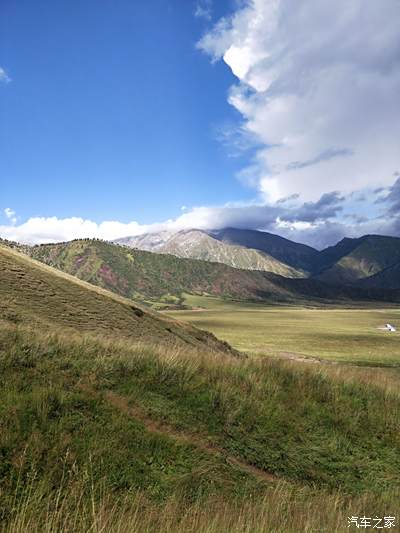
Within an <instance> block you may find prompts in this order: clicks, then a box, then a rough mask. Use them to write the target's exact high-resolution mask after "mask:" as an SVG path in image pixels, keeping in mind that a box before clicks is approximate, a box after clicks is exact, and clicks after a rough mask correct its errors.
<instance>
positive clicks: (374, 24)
mask: <svg viewBox="0 0 400 533" xmlns="http://www.w3.org/2000/svg"><path fill="white" fill-rule="evenodd" d="M399 20H400V2H399V1H398V0H385V1H384V2H376V1H375V0H352V1H351V2H349V1H348V0H337V1H336V2H332V1H331V0H318V2H315V1H314V0H303V1H301V2H299V1H297V0H252V1H250V0H247V1H245V2H242V3H241V7H240V8H239V9H238V10H237V11H236V13H234V14H233V15H232V16H231V17H229V18H226V19H222V20H220V21H219V22H217V24H216V25H215V26H214V28H213V29H212V30H211V31H210V32H209V33H207V34H206V35H204V37H203V38H202V39H201V41H200V42H199V45H198V46H199V47H200V48H201V49H202V50H203V51H205V52H206V53H207V54H209V55H210V56H211V58H212V60H214V61H215V60H219V59H223V61H225V63H226V64H227V65H228V66H229V67H230V68H231V70H232V72H233V74H234V75H235V76H236V77H237V80H238V81H237V83H236V84H235V85H234V86H233V87H232V88H231V90H230V94H229V102H230V103H231V104H232V105H233V106H234V107H235V108H236V109H237V110H238V111H239V112H240V113H241V114H242V116H243V124H241V126H240V128H241V131H242V132H243V131H244V132H246V133H247V134H248V135H249V137H250V138H256V139H257V140H258V142H259V143H261V148H259V149H258V150H257V153H256V156H255V158H254V161H253V163H252V165H251V166H250V167H249V168H248V169H246V170H245V171H244V175H245V176H247V177H250V178H251V180H250V181H251V182H252V183H256V184H257V186H258V188H259V190H260V191H261V193H262V194H263V196H264V198H265V199H266V200H267V201H276V200H278V199H280V198H283V197H287V196H290V195H292V194H294V193H299V194H300V195H301V197H302V199H303V200H305V201H311V200H313V201H316V200H318V199H319V198H320V197H321V195H322V194H324V193H326V192H329V191H332V190H339V191H341V192H342V193H348V192H350V191H353V190H355V189H361V188H368V187H369V188H371V187H378V186H390V184H391V181H392V176H393V173H394V172H396V171H398V170H399V167H400V161H399V160H400V106H399V100H398V98H399V94H400V32H399V29H398V27H399V26H398V24H399Z"/></svg>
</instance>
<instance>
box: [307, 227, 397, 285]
mask: <svg viewBox="0 0 400 533" xmlns="http://www.w3.org/2000/svg"><path fill="white" fill-rule="evenodd" d="M322 255H323V256H324V257H325V259H326V260H327V263H328V264H326V265H325V268H324V270H323V271H322V272H321V273H320V274H318V276H317V278H318V279H320V280H321V281H325V282H329V283H339V284H340V283H353V282H356V281H358V280H360V279H363V278H367V277H369V276H373V275H375V274H377V273H378V272H380V271H382V270H384V269H385V268H388V267H390V266H392V265H394V264H396V263H398V262H399V261H400V239H399V238H396V237H382V236H379V235H367V236H365V237H361V238H360V239H344V241H342V242H341V243H339V244H338V245H337V246H336V247H332V248H330V249H327V250H325V251H324V252H323V253H322ZM329 261H330V263H329Z"/></svg>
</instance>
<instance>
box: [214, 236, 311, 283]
mask: <svg viewBox="0 0 400 533" xmlns="http://www.w3.org/2000/svg"><path fill="white" fill-rule="evenodd" d="M212 235H213V236H214V237H215V238H216V239H218V240H220V241H221V242H223V243H227V244H235V245H240V246H245V247H247V248H253V249H255V250H260V251H262V252H265V253H267V254H268V255H270V256H271V257H274V258H275V259H277V260H278V261H281V262H283V263H285V264H286V265H289V266H291V267H293V268H296V269H300V270H303V271H306V272H312V271H313V269H314V265H315V263H316V261H317V260H318V257H319V252H318V251H317V250H315V249H314V248H312V247H311V246H307V245H305V244H300V243H297V242H294V241H291V240H289V239H285V238H284V237H280V236H279V235H274V234H272V233H268V232H266V231H255V230H248V229H237V228H224V229H221V230H218V231H214V232H212ZM277 274H279V272H277Z"/></svg>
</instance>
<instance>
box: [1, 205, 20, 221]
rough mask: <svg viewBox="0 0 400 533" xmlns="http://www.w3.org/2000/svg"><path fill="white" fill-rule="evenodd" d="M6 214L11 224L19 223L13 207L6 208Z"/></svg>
mask: <svg viewBox="0 0 400 533" xmlns="http://www.w3.org/2000/svg"><path fill="white" fill-rule="evenodd" d="M4 214H5V216H6V217H7V218H8V220H9V221H10V222H11V224H16V223H17V213H16V212H15V211H14V209H11V207H6V208H5V209H4Z"/></svg>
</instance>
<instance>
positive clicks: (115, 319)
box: [0, 246, 227, 350]
mask: <svg viewBox="0 0 400 533" xmlns="http://www.w3.org/2000/svg"><path fill="white" fill-rule="evenodd" d="M0 272H1V284H0V317H3V318H5V319H7V320H10V321H13V322H15V323H18V324H28V325H31V326H33V327H35V326H36V325H37V326H38V327H45V328H54V327H55V328H57V329H59V330H61V331H65V332H68V331H70V332H75V331H79V332H80V333H89V334H92V335H105V336H108V337H110V336H117V337H119V338H121V337H123V338H129V339H131V340H135V341H140V340H141V339H143V338H144V339H148V338H151V339H152V340H153V341H158V342H163V343H171V342H174V343H177V344H184V345H186V344H188V345H193V346H205V347H207V348H209V349H217V350H225V349H227V348H226V347H225V346H224V345H223V344H222V343H220V342H219V341H218V340H216V339H215V338H214V337H212V336H210V334H207V333H205V332H202V331H198V330H196V329H194V328H193V327H190V326H188V325H187V324H178V323H176V322H175V321H172V320H166V319H165V318H163V317H160V315H156V314H153V313H150V312H149V311H144V310H142V309H141V308H140V307H138V306H137V305H136V304H135V305H134V304H133V302H132V301H129V300H125V299H124V298H121V297H119V296H117V295H114V294H112V293H109V292H108V291H104V290H102V289H100V288H97V287H94V286H93V285H91V284H88V283H84V282H82V281H80V280H78V279H77V278H75V277H72V276H69V275H68V274H64V273H62V272H59V271H57V270H55V269H52V268H50V267H47V266H45V265H43V264H41V263H38V262H36V261H34V260H32V259H30V258H28V257H27V256H25V255H22V254H20V253H18V252H16V251H14V250H11V249H9V248H4V247H1V246H0Z"/></svg>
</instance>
